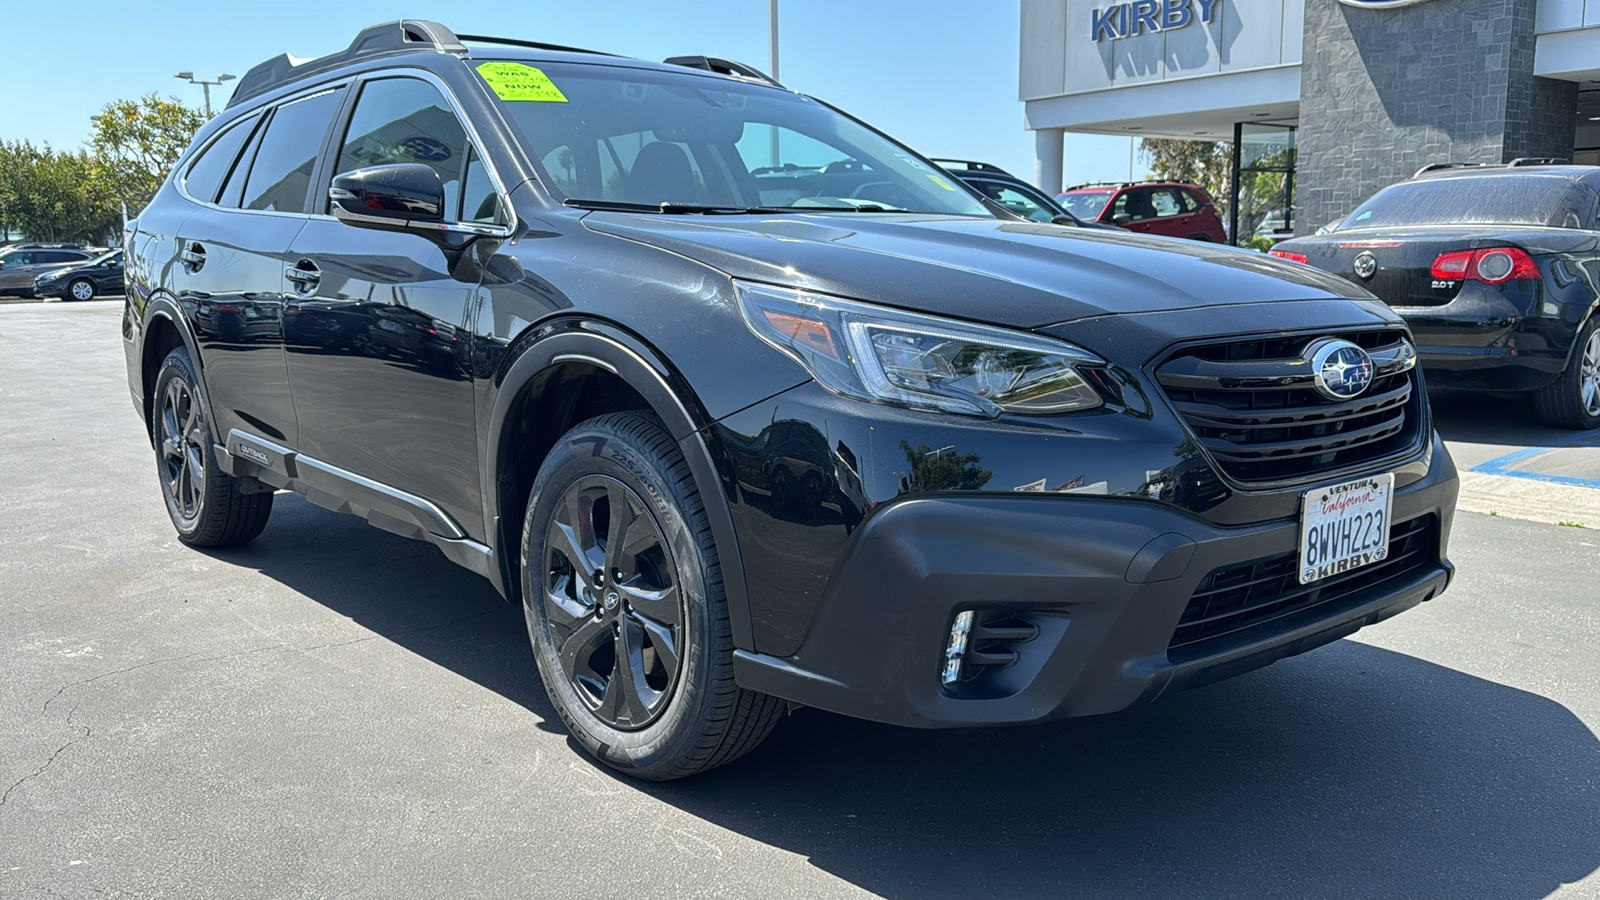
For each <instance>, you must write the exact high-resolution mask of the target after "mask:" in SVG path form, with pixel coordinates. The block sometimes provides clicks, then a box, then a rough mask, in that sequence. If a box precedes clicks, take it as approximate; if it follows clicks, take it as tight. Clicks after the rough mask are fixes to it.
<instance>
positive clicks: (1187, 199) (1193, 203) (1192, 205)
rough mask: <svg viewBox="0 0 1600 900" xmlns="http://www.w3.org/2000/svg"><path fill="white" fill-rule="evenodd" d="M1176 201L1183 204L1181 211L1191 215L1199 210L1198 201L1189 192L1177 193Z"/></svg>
mask: <svg viewBox="0 0 1600 900" xmlns="http://www.w3.org/2000/svg"><path fill="white" fill-rule="evenodd" d="M1178 199H1179V200H1180V201H1182V203H1183V211H1184V212H1188V213H1192V212H1196V211H1198V210H1199V209H1200V201H1199V200H1198V199H1196V198H1195V196H1194V194H1192V193H1190V192H1189V191H1178Z"/></svg>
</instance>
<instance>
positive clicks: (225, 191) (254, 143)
mask: <svg viewBox="0 0 1600 900" xmlns="http://www.w3.org/2000/svg"><path fill="white" fill-rule="evenodd" d="M266 130H267V129H266V126H265V125H264V124H262V123H261V122H260V121H258V122H256V128H255V133H253V134H251V135H250V139H249V140H248V141H247V142H246V143H245V146H244V152H243V153H241V154H239V159H238V160H237V161H236V162H235V163H234V164H233V170H232V171H230V172H229V173H228V180H227V181H224V182H223V183H222V192H221V193H220V194H218V195H217V205H218V206H226V207H228V208H229V209H238V208H239V205H240V203H242V202H243V201H244V183H245V180H246V179H248V178H249V177H250V163H251V162H252V161H254V160H255V158H256V151H257V150H259V149H261V134H262V132H264V131H266Z"/></svg>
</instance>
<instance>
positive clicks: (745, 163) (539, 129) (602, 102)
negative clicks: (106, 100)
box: [472, 61, 993, 218]
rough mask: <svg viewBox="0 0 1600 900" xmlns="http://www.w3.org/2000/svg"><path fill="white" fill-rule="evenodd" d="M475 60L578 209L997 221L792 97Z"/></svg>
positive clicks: (951, 184)
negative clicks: (757, 210)
mask: <svg viewBox="0 0 1600 900" xmlns="http://www.w3.org/2000/svg"><path fill="white" fill-rule="evenodd" d="M472 65H473V66H474V68H476V69H477V70H478V72H479V74H480V75H481V76H483V78H484V80H485V81H486V82H487V83H488V84H489V86H490V88H491V89H492V90H493V91H494V93H495V94H496V95H497V96H498V97H499V98H500V105H501V108H502V109H503V110H505V112H506V115H507V117H508V118H509V119H510V120H511V121H512V122H514V123H515V124H516V126H517V127H518V128H519V129H520V130H521V132H522V139H523V142H524V144H525V145H526V146H527V147H528V148H529V149H530V150H531V151H532V153H531V155H532V156H533V157H534V159H535V160H537V161H538V162H539V163H540V165H541V166H542V167H543V169H544V172H543V173H542V174H543V175H544V176H545V179H546V182H547V183H548V184H550V185H551V186H552V187H554V188H555V189H556V190H557V191H559V192H560V193H561V194H562V195H564V198H565V199H566V200H567V201H568V203H569V204H571V205H582V203H583V202H598V203H602V204H617V205H624V204H625V205H628V206H634V205H638V206H650V207H659V206H660V205H661V204H663V203H665V204H671V205H674V206H682V207H690V208H692V207H708V208H709V207H715V208H717V210H718V211H724V210H727V211H736V210H739V209H748V208H753V207H763V208H784V209H794V210H796V211H802V210H805V211H822V210H826V211H838V212H902V211H905V212H919V213H944V214H949V215H958V216H982V217H985V218H993V216H992V215H990V213H989V212H988V210H987V209H985V207H984V206H983V204H982V203H981V202H980V201H979V200H978V199H977V198H975V197H974V196H972V194H970V193H968V192H967V191H966V190H965V189H963V188H962V187H960V186H958V184H957V183H956V181H955V179H953V178H951V177H950V176H948V175H946V174H944V173H943V172H941V171H939V170H938V169H936V168H934V167H933V166H931V165H929V164H927V163H925V162H923V161H921V160H920V159H918V158H917V157H916V156H914V155H913V154H911V153H910V152H908V151H907V150H906V149H905V148H903V147H900V146H898V145H896V144H894V143H892V142H890V141H888V140H885V139H884V138H882V137H880V136H879V135H877V134H875V133H873V132H872V131H870V130H869V129H867V128H864V127H862V126H861V125H858V124H856V123H855V122H853V121H851V120H850V119H849V118H847V117H845V116H843V115H840V114H839V113H837V112H834V111H833V110H831V109H829V108H827V107H826V106H823V105H822V104H820V103H818V102H816V101H814V100H810V99H807V98H805V97H802V96H799V95H797V94H792V93H789V92H788V91H783V90H779V89H776V88H772V87H769V86H766V85H762V84H759V83H749V84H742V83H740V82H738V81H735V80H733V79H713V78H706V77H701V76H697V75H691V74H687V73H685V74H679V73H675V72H658V71H652V70H648V69H632V68H623V67H620V66H602V65H584V64H568V63H540V64H539V66H538V67H537V68H535V67H533V66H530V65H526V64H523V63H515V62H476V61H475V62H473V63H472ZM507 67H511V68H509V69H508V68H507ZM691 211H693V210H692V209H691Z"/></svg>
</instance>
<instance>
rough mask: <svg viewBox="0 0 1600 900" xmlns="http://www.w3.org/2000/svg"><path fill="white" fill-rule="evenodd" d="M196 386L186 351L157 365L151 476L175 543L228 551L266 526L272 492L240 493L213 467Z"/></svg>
mask: <svg viewBox="0 0 1600 900" xmlns="http://www.w3.org/2000/svg"><path fill="white" fill-rule="evenodd" d="M198 385H199V380H198V379H197V378H196V377H195V374H194V363H193V362H191V361H190V360H189V351H188V350H187V349H186V348H184V347H179V348H177V349H176V350H173V351H172V352H171V353H168V354H167V358H166V359H164V360H162V361H161V368H160V370H159V371H158V372H157V373H156V381H155V388H154V393H153V394H152V395H151V398H150V401H151V402H150V406H151V417H152V421H151V423H150V424H151V432H152V434H153V435H154V437H155V449H156V477H157V478H158V479H160V482H161V494H162V497H163V498H165V500H166V502H167V515H168V516H169V517H170V518H171V519H172V527H173V528H176V529H177V531H178V540H180V541H182V542H184V543H185V544H188V545H189V546H191V547H233V546H237V545H239V544H243V543H246V542H248V541H251V540H253V539H255V537H256V536H257V535H259V534H261V530H262V529H263V528H266V527H267V517H268V516H270V515H272V491H271V490H260V489H259V488H257V490H256V491H255V492H246V489H245V488H246V485H245V483H244V482H243V481H242V480H241V479H238V478H234V477H233V476H232V475H228V474H225V473H224V472H223V471H222V470H221V469H219V468H218V467H217V458H216V451H215V450H214V449H213V440H212V434H211V422H210V421H209V420H208V416H207V415H206V409H205V404H204V403H203V402H201V401H200V392H199V389H198ZM251 486H254V485H253V484H252V485H251Z"/></svg>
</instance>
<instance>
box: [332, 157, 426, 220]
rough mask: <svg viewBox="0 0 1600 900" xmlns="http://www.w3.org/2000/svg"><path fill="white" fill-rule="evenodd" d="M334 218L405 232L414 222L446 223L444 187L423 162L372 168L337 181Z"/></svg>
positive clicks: (358, 171)
mask: <svg viewBox="0 0 1600 900" xmlns="http://www.w3.org/2000/svg"><path fill="white" fill-rule="evenodd" d="M328 199H330V200H332V201H333V215H334V217H335V218H337V219H339V220H340V221H342V222H344V223H346V224H348V225H358V226H366V227H368V228H386V229H392V230H395V231H403V230H405V227H406V226H407V225H409V224H410V223H412V222H434V223H438V222H443V221H444V184H443V183H442V182H440V181H439V173H438V172H435V171H434V170H433V169H432V168H431V167H429V166H425V165H422V164H421V163H398V164H395V165H388V166H368V167H367V168H365V169H356V170H355V171H353V172H346V173H344V174H343V175H339V176H336V177H335V178H334V179H333V185H332V186H331V187H329V188H328Z"/></svg>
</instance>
